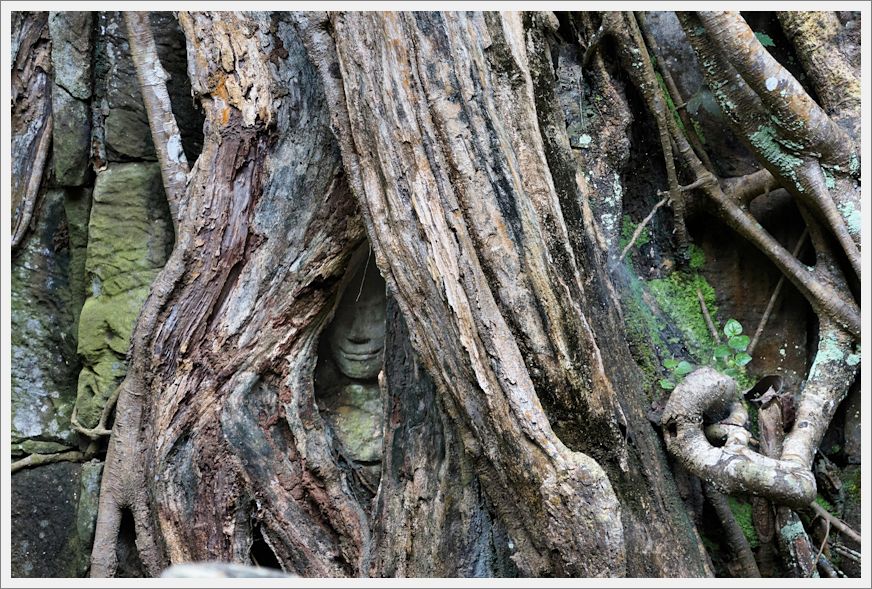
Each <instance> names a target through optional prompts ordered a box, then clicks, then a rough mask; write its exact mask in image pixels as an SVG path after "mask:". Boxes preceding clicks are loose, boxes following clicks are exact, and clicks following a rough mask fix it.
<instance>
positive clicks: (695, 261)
mask: <svg viewBox="0 0 872 589" xmlns="http://www.w3.org/2000/svg"><path fill="white" fill-rule="evenodd" d="M688 254H689V256H690V269H691V270H699V269H700V268H702V267H703V266H705V252H704V251H703V250H702V248H701V247H699V246H698V245H696V244H695V243H691V244H690V247H689V248H688Z"/></svg>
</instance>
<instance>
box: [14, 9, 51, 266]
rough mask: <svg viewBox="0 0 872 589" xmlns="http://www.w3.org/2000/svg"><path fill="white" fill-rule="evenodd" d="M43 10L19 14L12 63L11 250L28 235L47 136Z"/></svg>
mask: <svg viewBox="0 0 872 589" xmlns="http://www.w3.org/2000/svg"><path fill="white" fill-rule="evenodd" d="M47 17H48V14H47V13H45V12H26V13H18V14H17V15H16V18H17V19H20V20H19V22H18V23H17V26H16V27H13V31H14V35H15V38H14V39H13V48H14V49H15V53H14V54H13V59H14V61H13V64H12V77H11V85H12V127H11V131H12V154H13V159H12V199H11V206H12V251H13V252H15V251H16V250H17V249H18V246H19V245H20V244H21V242H22V241H23V239H24V236H25V235H27V233H28V231H29V230H30V228H31V223H32V221H33V215H34V210H35V209H36V207H37V200H38V198H39V194H40V187H41V186H42V183H43V172H44V170H45V168H46V161H47V160H48V158H49V155H50V151H49V148H50V146H51V136H52V120H53V119H52V114H51V113H52V110H51V78H50V76H51V42H50V40H49V35H48V18H47Z"/></svg>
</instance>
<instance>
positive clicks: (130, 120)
mask: <svg viewBox="0 0 872 589" xmlns="http://www.w3.org/2000/svg"><path fill="white" fill-rule="evenodd" d="M98 25H99V26H98V35H97V43H96V55H95V74H96V75H95V80H96V81H97V85H96V87H95V100H96V101H97V109H96V110H95V113H96V114H95V116H97V117H100V118H102V121H100V122H99V123H95V124H101V125H102V127H103V135H104V141H105V147H106V159H107V160H108V161H129V160H132V159H149V160H154V159H155V155H154V146H153V144H152V141H151V133H150V131H149V128H148V117H147V116H146V114H145V107H144V106H143V104H142V97H141V96H140V93H139V84H138V83H137V81H136V72H135V70H134V67H133V61H132V60H131V58H130V47H129V45H128V43H127V35H126V30H125V25H124V18H123V16H122V15H121V13H120V12H101V13H100V15H99V16H98Z"/></svg>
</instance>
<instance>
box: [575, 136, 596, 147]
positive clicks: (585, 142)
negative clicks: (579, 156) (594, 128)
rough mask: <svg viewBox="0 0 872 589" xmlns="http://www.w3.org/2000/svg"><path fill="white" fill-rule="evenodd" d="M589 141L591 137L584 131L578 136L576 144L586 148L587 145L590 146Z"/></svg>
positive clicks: (591, 139)
mask: <svg viewBox="0 0 872 589" xmlns="http://www.w3.org/2000/svg"><path fill="white" fill-rule="evenodd" d="M591 141H593V138H591V136H590V135H588V134H587V133H584V134H582V136H581V137H579V138H578V146H579V147H581V148H582V149H587V148H588V147H590V142H591Z"/></svg>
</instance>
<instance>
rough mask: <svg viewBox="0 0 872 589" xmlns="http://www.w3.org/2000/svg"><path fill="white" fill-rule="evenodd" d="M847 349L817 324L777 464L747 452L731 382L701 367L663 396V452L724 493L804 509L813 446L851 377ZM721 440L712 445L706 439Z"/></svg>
mask: <svg viewBox="0 0 872 589" xmlns="http://www.w3.org/2000/svg"><path fill="white" fill-rule="evenodd" d="M852 347H853V339H852V338H851V336H850V335H848V334H847V333H845V332H844V331H843V330H841V329H839V328H837V327H835V325H834V324H833V323H832V322H829V321H822V322H821V334H820V344H819V346H818V352H817V355H816V357H815V361H814V364H813V365H812V368H811V370H810V372H809V377H808V381H807V382H806V385H805V387H804V388H803V391H802V395H801V397H800V399H799V406H798V409H797V414H796V421H795V423H794V425H793V428H792V429H791V430H790V432H788V433H787V435H786V437H785V439H784V447H783V451H782V453H781V458H780V459H775V458H770V457H767V456H764V455H763V454H760V453H758V452H755V451H754V450H752V449H751V448H750V447H749V444H750V442H751V434H750V432H749V431H748V430H747V429H745V427H744V426H745V421H746V420H747V412H746V410H745V408H744V406H743V404H742V398H741V396H740V394H739V392H738V388H737V385H736V382H735V381H734V380H733V379H731V378H729V377H728V376H725V375H723V374H721V373H719V372H717V371H716V370H714V369H712V368H707V367H704V368H700V369H698V370H696V371H694V372H692V373H691V374H689V375H688V376H687V378H686V379H685V380H684V381H683V382H682V383H681V384H679V385H678V386H677V387H675V390H674V391H673V392H672V394H671V395H670V397H669V401H668V402H667V404H666V408H665V410H664V412H663V417H662V419H661V423H662V425H663V433H664V437H665V439H666V447H667V448H668V449H669V451H670V452H671V453H672V454H673V455H675V456H676V457H677V458H678V460H679V461H680V462H681V463H682V465H684V466H685V467H686V468H687V469H688V470H689V471H691V472H692V473H694V474H695V475H697V476H699V477H700V478H702V479H703V480H705V481H707V482H710V483H712V484H714V485H715V486H716V487H718V488H719V489H721V490H722V491H724V492H726V493H730V494H733V493H742V492H745V493H751V494H753V495H759V496H762V497H766V498H768V499H771V500H773V501H775V502H778V503H781V504H784V505H789V506H791V507H805V506H808V505H809V504H810V503H811V502H812V501H814V499H815V497H816V495H817V488H816V483H815V478H814V474H813V472H812V463H813V461H814V456H815V453H816V452H817V447H818V445H819V444H820V441H821V439H822V438H823V435H824V433H825V432H826V429H827V427H828V425H829V423H830V420H831V419H832V417H833V414H834V413H835V411H836V408H837V407H838V405H839V403H840V402H841V401H842V399H843V398H844V396H845V394H846V391H847V390H848V385H849V384H850V383H851V381H852V380H853V378H854V376H855V374H856V370H857V365H858V363H859V360H858V355H856V354H855V353H854V352H853V350H852ZM724 437H725V438H726V439H725V441H724V442H723V445H722V446H719V447H718V446H715V445H713V444H712V442H711V441H710V439H715V440H723V439H724Z"/></svg>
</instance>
